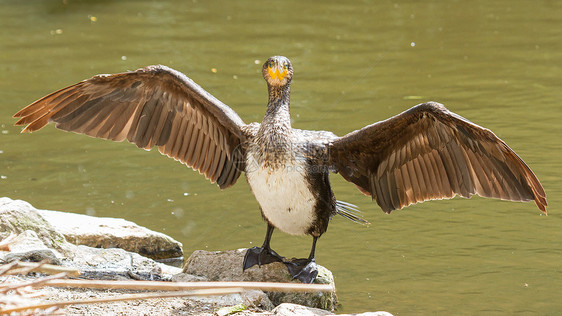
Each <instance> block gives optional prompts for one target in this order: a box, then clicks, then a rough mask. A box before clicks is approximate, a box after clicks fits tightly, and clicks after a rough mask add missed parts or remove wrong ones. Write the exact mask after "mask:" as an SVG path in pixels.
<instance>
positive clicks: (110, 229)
mask: <svg viewBox="0 0 562 316" xmlns="http://www.w3.org/2000/svg"><path fill="white" fill-rule="evenodd" d="M38 212H39V214H40V215H41V216H42V217H43V218H44V219H45V220H46V221H47V222H49V223H50V224H51V225H52V226H53V227H54V228H55V229H56V230H57V231H58V232H60V233H62V234H63V235H64V237H66V240H67V241H69V242H71V243H73V244H75V245H84V246H89V247H94V248H121V249H124V250H127V251H131V252H135V253H138V254H140V255H143V256H145V257H149V258H152V259H168V258H181V257H182V256H183V251H182V244H181V243H180V242H179V241H176V240H174V239H173V238H171V237H169V236H167V235H164V234H162V233H159V232H155V231H152V230H150V229H148V228H145V227H142V226H139V225H137V224H135V223H133V222H130V221H127V220H124V219H121V218H109V217H93V216H88V215H82V214H74V213H66V212H58V211H47V210H38Z"/></svg>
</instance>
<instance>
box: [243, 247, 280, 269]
mask: <svg viewBox="0 0 562 316" xmlns="http://www.w3.org/2000/svg"><path fill="white" fill-rule="evenodd" d="M283 259H284V258H283V257H282V256H280V255H278V254H277V253H276V252H275V251H273V250H272V249H269V248H265V247H252V248H250V249H248V251H246V255H245V256H244V266H243V270H246V269H248V268H250V267H252V266H254V265H256V264H257V265H258V266H262V265H264V264H268V263H272V262H284V260H283Z"/></svg>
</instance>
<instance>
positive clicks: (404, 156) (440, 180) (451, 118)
mask: <svg viewBox="0 0 562 316" xmlns="http://www.w3.org/2000/svg"><path fill="white" fill-rule="evenodd" d="M329 164H330V165H331V166H332V168H334V169H335V170H336V171H337V172H339V173H340V174H341V175H342V176H343V177H344V178H345V179H346V180H347V181H350V182H352V183H354V184H355V185H356V186H357V187H358V188H359V190H360V191H361V192H362V193H363V194H365V195H370V196H371V197H372V198H373V199H376V201H377V203H378V204H379V205H380V207H381V208H382V209H383V211H385V212H387V213H389V212H391V211H392V210H395V209H401V208H403V207H406V206H408V205H410V204H413V203H417V202H423V201H426V200H432V199H444V198H452V197H454V196H455V195H457V194H458V195H461V196H463V197H470V196H472V195H473V194H478V195H480V196H483V197H491V198H500V199H503V200H511V201H529V200H534V201H535V203H536V204H537V206H538V208H539V209H540V210H542V211H543V212H545V213H546V206H547V202H546V194H545V192H544V189H543V187H542V185H541V184H540V182H539V180H538V179H537V177H536V176H535V175H534V174H533V172H532V171H531V169H530V168H529V167H528V166H527V165H526V164H525V163H524V162H523V160H521V158H519V156H517V154H516V153H515V152H514V151H513V150H511V148H509V146H507V144H506V143H504V142H503V141H502V140H501V139H499V138H498V137H497V136H496V135H495V134H494V133H492V132H491V131H490V130H488V129H485V128H482V127H480V126H478V125H476V124H473V123H471V122H470V121H468V120H466V119H464V118H463V117H461V116H459V115H456V114H454V113H452V112H449V111H448V110H447V109H446V108H445V107H444V106H443V105H441V104H438V103H435V102H429V103H424V104H420V105H417V106H415V107H413V108H411V109H409V110H407V111H405V112H403V113H401V114H399V115H397V116H394V117H392V118H390V119H387V120H385V121H381V122H378V123H375V124H372V125H369V126H366V127H364V128H363V129H361V130H357V131H354V132H351V133H349V134H347V135H345V136H343V137H340V138H338V139H336V140H334V141H332V142H331V144H330V145H329Z"/></svg>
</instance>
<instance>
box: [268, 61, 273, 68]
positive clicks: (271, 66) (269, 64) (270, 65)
mask: <svg viewBox="0 0 562 316" xmlns="http://www.w3.org/2000/svg"><path fill="white" fill-rule="evenodd" d="M267 67H269V68H273V61H272V60H270V61H269V63H268V64H267Z"/></svg>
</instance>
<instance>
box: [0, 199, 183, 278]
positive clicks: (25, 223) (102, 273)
mask: <svg viewBox="0 0 562 316" xmlns="http://www.w3.org/2000/svg"><path fill="white" fill-rule="evenodd" d="M42 213H43V214H45V212H42ZM56 213H60V214H65V213H61V212H56ZM59 219H61V221H62V219H63V215H60V216H59ZM51 220H52V218H51ZM73 220H74V219H73ZM53 222H54V221H53ZM129 223H130V222H129ZM131 224H133V223H131ZM84 225H85V226H87V224H86V223H84ZM134 225H135V226H136V224H134ZM60 227H61V225H60V223H59V224H57V225H56V226H53V225H51V223H50V222H49V221H46V220H45V219H43V217H42V216H41V215H39V211H38V210H36V209H35V208H34V207H33V206H31V205H30V204H29V203H27V202H24V201H14V200H11V199H9V198H0V237H1V238H5V237H7V236H8V235H9V234H10V233H11V232H13V233H16V234H18V236H17V237H16V238H15V240H14V241H13V242H12V243H11V244H10V245H9V248H10V252H3V251H0V259H2V260H5V261H13V260H24V261H41V260H43V259H49V261H50V262H51V263H53V264H60V265H62V266H66V267H71V268H76V269H78V270H80V271H81V272H82V275H81V277H83V278H92V279H142V280H170V279H171V277H172V275H174V274H178V273H180V272H181V269H180V268H175V267H171V266H168V265H165V264H161V263H158V262H155V261H154V260H152V259H150V258H146V257H144V256H141V255H139V254H137V253H133V252H128V251H125V250H123V249H119V248H110V249H101V248H93V247H88V246H83V245H79V246H76V245H74V244H71V243H69V242H68V241H67V240H66V238H65V237H64V235H63V234H61V233H60V232H59V231H58V230H57V228H60ZM137 227H140V226H137ZM146 230H147V231H148V229H146ZM169 239H171V238H169ZM129 240H130V239H129Z"/></svg>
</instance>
